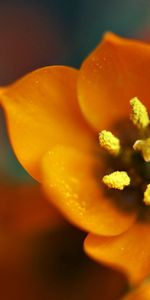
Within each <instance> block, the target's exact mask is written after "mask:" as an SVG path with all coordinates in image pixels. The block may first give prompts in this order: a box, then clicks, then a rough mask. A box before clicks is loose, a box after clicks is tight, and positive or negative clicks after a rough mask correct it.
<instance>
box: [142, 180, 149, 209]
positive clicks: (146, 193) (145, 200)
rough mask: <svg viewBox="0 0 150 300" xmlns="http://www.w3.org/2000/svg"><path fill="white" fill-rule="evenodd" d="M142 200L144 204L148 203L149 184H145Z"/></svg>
mask: <svg viewBox="0 0 150 300" xmlns="http://www.w3.org/2000/svg"><path fill="white" fill-rule="evenodd" d="M143 201H144V203H145V204H146V205H150V184H148V185H147V188H146V190H145V193H144V199H143Z"/></svg>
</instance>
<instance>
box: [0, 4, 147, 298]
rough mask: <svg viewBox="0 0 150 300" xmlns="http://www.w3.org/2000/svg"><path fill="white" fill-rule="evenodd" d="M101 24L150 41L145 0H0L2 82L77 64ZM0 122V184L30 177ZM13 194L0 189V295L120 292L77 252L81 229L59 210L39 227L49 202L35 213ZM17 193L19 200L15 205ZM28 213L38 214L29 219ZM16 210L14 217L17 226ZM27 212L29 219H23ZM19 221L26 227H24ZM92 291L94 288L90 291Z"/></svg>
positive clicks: (118, 282) (105, 271)
mask: <svg viewBox="0 0 150 300" xmlns="http://www.w3.org/2000/svg"><path fill="white" fill-rule="evenodd" d="M105 31H113V32H115V33H117V34H120V35H122V36H125V37H132V38H137V39H142V40H145V41H150V1H149V0H125V1H121V0H92V1H90V0H76V1H71V0H42V1H35V0H24V1H23V0H20V1H16V0H13V1H7V0H5V1H4V0H1V1H0V85H1V86H2V85H7V84H10V83H11V82H13V81H15V80H16V79H17V78H19V77H20V76H23V75H24V74H26V73H28V72H30V71H32V70H34V69H36V68H39V67H43V66H46V65H60V64H61V65H69V66H73V67H77V68H79V67H80V64H81V62H82V61H83V59H84V57H85V56H86V55H88V54H89V53H90V52H91V51H92V49H93V48H94V47H95V46H96V45H97V43H98V42H99V41H100V39H101V37H102V34H103V33H104V32H105ZM0 122H1V125H0V140H1V146H0V180H1V186H2V185H3V184H6V183H7V184H8V183H9V184H11V185H12V184H14V183H15V184H19V185H22V184H30V183H31V184H32V183H34V182H33V180H32V179H31V178H30V176H29V175H27V174H26V172H25V171H24V170H23V169H22V167H21V166H20V165H19V163H18V162H17V160H16V158H15V156H14V154H13V152H12V149H11V147H10V145H9V140H8V137H7V132H6V126H5V122H4V116H3V112H2V111H1V112H0ZM19 195H20V194H19ZM19 195H18V193H17V194H15V196H14V197H12V201H10V195H7V197H6V196H5V197H4V198H2V196H1V194H0V208H1V209H0V232H1V238H0V241H1V243H2V248H3V251H1V252H0V279H1V280H0V290H1V291H2V292H1V294H0V295H2V296H1V298H2V300H13V299H25V300H26V299H32V300H33V299H36V300H37V299H41V300H46V299H50V300H62V299H64V300H68V299H76V300H79V299H82V300H87V299H94V300H96V299H102V300H115V299H118V298H117V297H118V296H119V295H120V294H121V292H122V291H124V290H125V289H126V287H127V283H126V280H125V279H124V278H123V277H122V275H118V273H116V272H114V271H113V270H110V269H109V268H104V266H100V265H99V266H98V265H97V264H96V263H94V262H93V263H92V262H91V261H90V260H89V259H87V258H86V257H85V255H83V251H82V243H83V239H84V236H85V235H84V233H81V232H79V231H78V230H76V229H74V228H73V227H71V226H70V225H69V224H66V223H65V224H64V220H62V219H61V217H60V219H61V222H60V223H63V226H60V223H59V222H58V223H57V222H56V223H57V226H53V218H52V221H51V222H50V224H48V225H47V222H46V225H45V226H43V227H42V229H41V226H39V223H40V222H41V223H42V225H43V219H44V220H45V217H42V218H41V215H40V216H39V211H41V206H42V205H44V211H45V209H46V211H47V210H49V209H50V211H51V208H49V209H48V208H47V204H46V202H42V203H44V204H41V202H40V204H39V206H38V208H36V212H35V206H36V204H35V203H36V202H34V201H33V200H34V199H33V198H34V197H33V198H32V201H33V203H32V205H31V204H30V203H26V202H25V203H26V204H24V199H22V196H19ZM27 197H28V198H30V197H29V196H27ZM6 198H7V199H6ZM18 199H19V201H23V202H21V203H22V204H21V205H20V204H18ZM6 200H7V201H6ZM44 201H45V200H44ZM38 203H39V202H38ZM45 207H46V208H45ZM34 213H35V214H37V219H36V221H34V222H35V223H34V222H33V223H34V224H32V222H31V220H32V214H34ZM50 214H51V212H50ZM55 214H56V215H57V213H56V212H54V215H55ZM22 215H23V220H24V226H23V227H22V221H21V220H22ZM29 215H31V216H30V218H29ZM43 215H44V212H43ZM18 216H20V218H19V220H20V221H19V223H17V225H16V220H18V219H17V218H18ZM28 219H30V222H29V223H28V222H25V220H28ZM2 220H3V221H2ZM46 220H47V218H46ZM17 222H18V221H17ZM41 223H40V224H41ZM54 223H55V222H54ZM56 223H55V225H56ZM14 224H15V225H14ZM58 224H59V225H58ZM30 226H31V227H32V234H31V228H30ZM36 226H37V228H38V233H37V228H36ZM12 227H13V234H12ZM24 227H25V229H26V227H27V229H26V230H25V232H26V233H24ZM39 227H40V230H39ZM54 227H55V229H54ZM8 228H9V229H8ZM14 228H15V229H14ZM18 228H19V229H18ZM22 228H23V229H22ZM43 228H44V229H43ZM3 229H5V230H3ZM33 229H34V230H35V229H36V230H35V231H34V230H33ZM18 231H19V233H18ZM33 231H34V234H33ZM35 232H36V234H35ZM29 237H30V238H29ZM72 241H74V243H73V245H72ZM70 245H72V247H70ZM6 249H7V251H6ZM68 249H69V250H68ZM74 249H76V250H77V251H75V250H74ZM60 250H61V251H60ZM68 251H69V252H68ZM3 252H4V253H3ZM66 257H67V258H66ZM68 257H69V259H68ZM71 270H73V271H71ZM72 272H73V273H72ZM90 273H91V277H92V280H91V277H90V276H89V274H90ZM65 276H66V277H65ZM100 283H101V285H100ZM81 286H82V288H81ZM87 286H88V289H87ZM106 287H107V288H106ZM94 292H95V294H94ZM90 293H91V294H90ZM92 295H95V296H94V298H92Z"/></svg>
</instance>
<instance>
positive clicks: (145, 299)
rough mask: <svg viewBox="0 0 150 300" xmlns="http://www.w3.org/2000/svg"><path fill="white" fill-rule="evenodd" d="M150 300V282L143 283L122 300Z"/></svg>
mask: <svg viewBox="0 0 150 300" xmlns="http://www.w3.org/2000/svg"><path fill="white" fill-rule="evenodd" d="M149 299H150V283H149V280H148V281H145V282H144V283H142V284H141V285H140V286H139V287H137V288H136V289H135V290H133V291H132V292H131V293H129V294H127V296H125V297H123V298H121V300H149Z"/></svg>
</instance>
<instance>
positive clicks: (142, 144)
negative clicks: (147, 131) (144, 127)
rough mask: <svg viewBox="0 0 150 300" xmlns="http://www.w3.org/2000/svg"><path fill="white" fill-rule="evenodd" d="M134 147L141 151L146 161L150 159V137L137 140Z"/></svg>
mask: <svg viewBox="0 0 150 300" xmlns="http://www.w3.org/2000/svg"><path fill="white" fill-rule="evenodd" d="M133 149H134V150H135V151H140V152H141V153H142V156H143V158H144V160H145V161H146V162H149V161H150V138H148V139H146V140H137V141H136V142H135V143H134V145H133Z"/></svg>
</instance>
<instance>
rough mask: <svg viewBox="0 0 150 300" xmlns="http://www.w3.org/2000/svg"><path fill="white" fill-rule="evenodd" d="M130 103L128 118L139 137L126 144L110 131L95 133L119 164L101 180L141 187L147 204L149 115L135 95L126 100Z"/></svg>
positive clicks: (114, 186) (149, 193) (149, 185)
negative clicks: (117, 168)
mask: <svg viewBox="0 0 150 300" xmlns="http://www.w3.org/2000/svg"><path fill="white" fill-rule="evenodd" d="M130 105H131V115H130V119H131V121H132V123H133V124H134V125H135V126H136V128H137V129H138V135H139V139H138V140H136V141H135V142H134V144H133V145H128V146H127V147H126V146H123V145H122V144H121V141H120V140H119V138H118V137H116V136H114V135H113V134H112V133H111V132H110V131H106V130H103V131H101V132H100V133H99V142H100V145H101V147H102V148H103V149H105V150H106V151H107V152H108V153H109V155H110V156H111V157H112V158H114V165H115V167H117V166H119V170H115V171H114V172H112V173H110V174H107V175H105V176H104V177H103V179H102V181H103V183H104V184H105V185H106V186H107V187H108V188H111V189H117V190H123V189H124V188H125V187H127V186H131V187H136V188H137V189H138V190H139V191H142V194H143V201H144V203H145V204H146V205H150V131H149V124H150V119H149V115H148V111H147V109H146V107H145V106H144V105H143V104H142V103H141V101H140V100H139V99H138V98H137V97H135V98H133V99H131V100H130ZM120 166H121V167H122V170H120Z"/></svg>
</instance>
